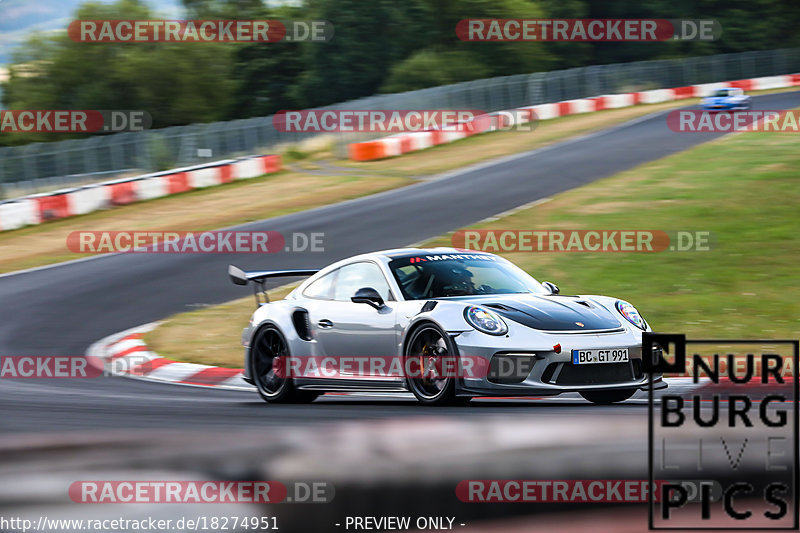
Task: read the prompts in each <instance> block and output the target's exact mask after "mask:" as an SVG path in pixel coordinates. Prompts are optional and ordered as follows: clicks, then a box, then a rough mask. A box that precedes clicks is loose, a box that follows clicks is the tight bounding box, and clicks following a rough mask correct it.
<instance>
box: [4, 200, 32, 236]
mask: <svg viewBox="0 0 800 533" xmlns="http://www.w3.org/2000/svg"><path fill="white" fill-rule="evenodd" d="M39 222H40V220H39V206H38V205H37V203H36V201H35V200H21V201H19V202H9V203H7V204H0V231H8V230H12V229H17V228H22V227H24V226H30V225H35V224H38V223H39Z"/></svg>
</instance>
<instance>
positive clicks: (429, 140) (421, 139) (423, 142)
mask: <svg viewBox="0 0 800 533" xmlns="http://www.w3.org/2000/svg"><path fill="white" fill-rule="evenodd" d="M408 137H411V151H415V150H424V149H425V148H430V147H431V146H433V134H432V133H431V132H429V131H415V132H414V133H409V134H408Z"/></svg>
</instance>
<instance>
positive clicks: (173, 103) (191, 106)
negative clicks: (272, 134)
mask: <svg viewBox="0 0 800 533" xmlns="http://www.w3.org/2000/svg"><path fill="white" fill-rule="evenodd" d="M75 18H76V19H85V20H103V19H148V18H151V13H150V11H149V9H148V7H147V6H146V5H145V4H144V3H143V2H142V1H141V0H118V1H117V2H115V3H114V4H94V3H89V4H85V5H83V6H82V7H81V8H79V9H78V11H77V13H76V16H75ZM232 51H233V48H232V47H231V45H228V44H224V43H202V44H200V43H198V44H193V43H147V44H141V43H138V44H134V43H82V42H74V41H72V40H70V38H69V37H68V36H67V35H66V34H65V33H59V34H55V35H34V36H33V37H31V38H30V39H29V40H28V42H27V43H26V44H25V46H23V47H21V49H19V50H17V51H16V52H15V54H14V60H13V64H12V65H11V66H10V68H9V79H8V82H7V83H6V84H5V86H4V94H3V103H4V105H5V107H6V108H8V109H97V110H112V109H122V110H142V111H147V112H148V113H150V115H151V116H152V118H153V127H165V126H172V125H180V124H190V123H192V122H209V121H214V120H223V119H226V118H228V115H229V113H230V106H231V102H232V98H233V91H234V89H235V82H234V81H233V80H232V76H231V70H232V69H231V67H232V64H231V60H230V57H231V53H232ZM32 137H33V138H34V139H35V140H42V139H54V138H57V139H63V138H64V137H63V135H59V136H57V137H53V136H46V135H34V136H32ZM20 139H24V140H26V141H29V140H31V136H30V135H28V136H14V138H12V139H11V140H8V139H6V140H5V141H4V142H19V141H20Z"/></svg>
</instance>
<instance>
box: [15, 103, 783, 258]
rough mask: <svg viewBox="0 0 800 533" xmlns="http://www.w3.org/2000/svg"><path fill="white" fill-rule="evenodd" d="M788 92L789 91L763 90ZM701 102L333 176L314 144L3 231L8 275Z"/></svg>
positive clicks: (627, 111) (545, 128) (566, 121)
mask: <svg viewBox="0 0 800 533" xmlns="http://www.w3.org/2000/svg"><path fill="white" fill-rule="evenodd" d="M785 90H788V89H777V90H773V91H762V92H782V91H785ZM695 102H696V100H681V101H679V102H667V103H663V104H653V105H642V106H634V107H629V108H623V109H615V110H608V111H601V112H598V113H588V114H583V115H574V116H570V117H563V118H559V119H555V120H548V121H543V122H542V123H540V124H539V126H538V127H537V128H536V129H535V130H534V131H533V132H530V133H526V132H493V133H488V134H484V135H479V136H475V137H471V138H468V139H464V140H462V141H458V142H456V143H453V144H448V145H442V146H437V147H435V148H431V149H429V150H425V151H422V152H419V153H413V154H407V155H405V156H403V157H399V158H393V159H388V160H384V161H376V162H371V163H353V162H348V161H338V162H337V163H336V165H337V166H338V169H335V171H334V172H330V173H328V174H329V175H326V174H324V173H314V172H313V171H317V170H320V169H322V170H323V171H324V170H325V168H326V167H325V165H320V164H319V162H321V161H322V160H325V161H330V160H331V158H332V151H331V150H332V148H331V143H332V142H333V139H331V138H320V139H312V140H310V141H308V142H307V143H306V145H304V146H303V147H302V149H301V147H294V146H287V147H284V149H283V153H284V159H285V160H286V162H287V163H289V164H291V166H292V167H295V168H296V170H292V171H287V172H282V173H279V174H274V175H271V176H265V177H262V178H257V179H253V180H243V181H238V182H235V183H231V184H227V185H223V186H219V187H211V188H208V189H204V190H198V191H192V192H189V193H186V194H182V195H177V196H173V197H167V198H161V199H158V200H152V201H149V202H142V203H137V204H133V205H129V206H125V207H119V208H115V209H112V210H109V211H102V212H97V213H91V214H88V215H84V216H80V217H74V218H69V219H65V220H59V221H54V222H48V223H46V224H41V225H39V226H33V227H29V228H24V229H20V230H15V231H11V232H0V250H2V254H1V255H0V273H3V272H11V271H14V270H20V269H25V268H32V267H36V266H42V265H47V264H52V263H58V262H62V261H68V260H71V259H76V258H78V257H85V254H74V253H71V252H69V251H68V250H67V248H66V238H67V235H69V234H70V233H71V232H73V231H81V230H93V231H114V230H162V231H198V230H207V229H218V228H222V227H226V226H232V225H235V224H240V223H244V222H249V221H252V220H260V219H264V218H268V217H274V216H279V215H282V214H286V213H290V212H294V211H300V210H304V209H310V208H313V207H317V206H320V205H326V204H330V203H335V202H339V201H343V200H347V199H350V198H355V197H358V196H364V195H368V194H373V193H377V192H380V191H384V190H388V189H393V188H396V187H401V186H403V185H407V184H408V183H410V180H409V177H412V176H414V177H421V176H427V175H431V174H434V173H438V172H443V171H446V170H452V169H455V168H459V167H462V166H465V165H468V164H472V163H477V162H479V161H484V160H488V159H492V158H496V157H502V156H505V155H509V154H513V153H518V152H523V151H526V150H531V149H534V148H538V147H541V146H544V145H547V144H551V143H554V142H557V141H562V140H564V139H567V138H569V137H572V136H576V135H581V134H586V133H589V132H592V131H596V130H599V129H602V128H606V127H609V126H613V125H615V124H618V123H622V122H625V121H627V120H631V119H633V118H636V117H639V116H642V115H645V114H648V113H652V112H654V111H658V110H662V109H670V108H674V107H680V106H685V105H690V104H692V103H695ZM350 170H352V173H351V172H349V171H350ZM220 206H225V208H224V209H220Z"/></svg>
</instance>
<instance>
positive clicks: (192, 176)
mask: <svg viewBox="0 0 800 533" xmlns="http://www.w3.org/2000/svg"><path fill="white" fill-rule="evenodd" d="M220 183H222V180H221V179H220V176H219V167H211V168H199V169H197V170H192V171H190V172H189V187H191V188H192V189H203V188H205V187H213V186H214V185H219V184H220Z"/></svg>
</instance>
